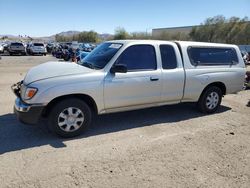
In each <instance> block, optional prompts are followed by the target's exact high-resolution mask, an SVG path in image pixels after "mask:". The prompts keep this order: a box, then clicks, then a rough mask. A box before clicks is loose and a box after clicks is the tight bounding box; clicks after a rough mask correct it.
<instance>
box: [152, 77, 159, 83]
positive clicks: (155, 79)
mask: <svg viewBox="0 0 250 188" xmlns="http://www.w3.org/2000/svg"><path fill="white" fill-rule="evenodd" d="M158 80H159V78H156V77H150V81H152V82H154V81H158Z"/></svg>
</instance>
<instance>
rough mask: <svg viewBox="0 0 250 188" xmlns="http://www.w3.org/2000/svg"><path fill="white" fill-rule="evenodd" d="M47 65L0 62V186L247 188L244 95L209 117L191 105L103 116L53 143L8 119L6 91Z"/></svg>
mask: <svg viewBox="0 0 250 188" xmlns="http://www.w3.org/2000/svg"><path fill="white" fill-rule="evenodd" d="M50 60H55V59H54V58H53V57H51V56H46V57H44V56H35V57H31V56H26V57H19V56H16V57H8V56H4V57H2V60H0V107H1V108H0V182H1V183H0V187H53V188H55V187H102V188H103V187H246V188H248V187H250V107H247V106H246V104H247V102H248V100H249V99H250V95H249V94H250V90H249V91H242V92H240V93H239V94H237V95H228V96H226V97H225V98H224V99H223V103H222V107H221V109H220V111H219V112H218V113H216V114H213V115H202V114H201V113H199V112H197V111H196V108H195V106H194V105H193V104H181V105H174V106H166V107H160V108H154V109H146V110H139V111H132V112H126V113H118V114H112V115H104V116H101V117H98V118H96V120H95V123H94V125H93V127H92V129H91V130H90V131H89V132H87V133H86V134H85V135H83V136H81V137H78V138H75V139H59V138H57V137H55V136H54V135H52V134H51V133H49V132H48V130H47V128H46V126H45V124H44V123H41V124H40V125H39V126H28V125H23V124H21V123H19V122H18V121H17V120H16V118H15V116H14V115H13V113H12V109H13V102H14V98H15V96H14V95H13V94H12V92H11V90H10V86H11V84H13V83H15V82H17V81H19V80H21V79H22V78H23V77H24V76H25V72H26V71H27V70H28V69H29V68H30V67H32V66H35V65H37V64H39V63H42V62H46V61H50ZM58 63H60V62H58Z"/></svg>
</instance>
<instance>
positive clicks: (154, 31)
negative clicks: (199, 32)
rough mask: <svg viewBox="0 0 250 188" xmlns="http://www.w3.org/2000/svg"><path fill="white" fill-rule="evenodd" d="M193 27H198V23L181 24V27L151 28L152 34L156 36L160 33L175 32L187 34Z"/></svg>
mask: <svg viewBox="0 0 250 188" xmlns="http://www.w3.org/2000/svg"><path fill="white" fill-rule="evenodd" d="M193 27H199V25H196V26H183V27H168V28H156V29H152V36H153V37H157V36H160V35H162V34H163V33H168V34H170V35H172V34H176V33H185V34H189V33H190V31H191V30H192V28H193Z"/></svg>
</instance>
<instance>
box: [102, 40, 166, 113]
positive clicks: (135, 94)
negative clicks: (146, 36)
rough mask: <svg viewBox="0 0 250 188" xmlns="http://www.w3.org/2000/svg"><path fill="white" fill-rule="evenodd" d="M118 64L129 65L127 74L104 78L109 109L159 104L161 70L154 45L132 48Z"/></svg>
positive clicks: (106, 107) (134, 46)
mask: <svg viewBox="0 0 250 188" xmlns="http://www.w3.org/2000/svg"><path fill="white" fill-rule="evenodd" d="M115 64H124V65H126V67H127V72H126V73H108V74H107V76H106V77H105V81H104V104H105V109H106V110H109V109H114V108H122V107H133V106H136V105H144V104H152V103H157V102H160V100H161V85H162V83H161V70H160V69H158V67H157V61H156V53H155V47H154V46H152V45H146V44H145V45H133V46H129V47H128V48H126V49H125V50H124V51H123V53H122V54H121V55H120V57H119V58H118V59H117V61H116V62H115Z"/></svg>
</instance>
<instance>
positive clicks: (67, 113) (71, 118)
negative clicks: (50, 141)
mask: <svg viewBox="0 0 250 188" xmlns="http://www.w3.org/2000/svg"><path fill="white" fill-rule="evenodd" d="M83 122H84V115H83V112H82V111H81V110H80V109H79V108H75V107H69V108H66V109H64V110H63V111H62V112H61V113H60V114H59V116H58V126H59V127H60V129H62V130H63V131H65V132H74V131H76V130H78V129H79V128H80V127H81V126H82V124H83Z"/></svg>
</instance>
